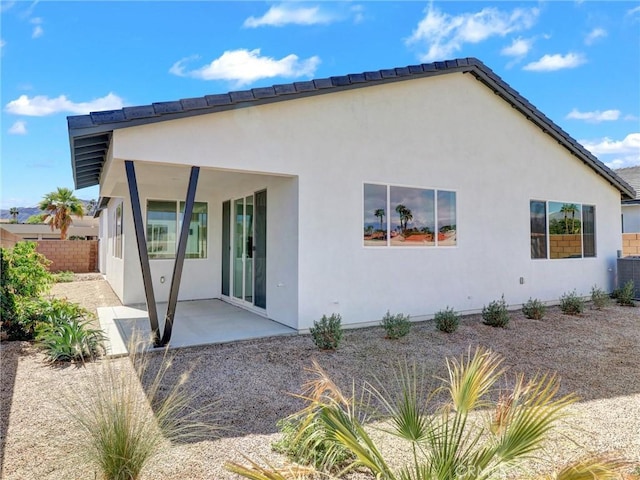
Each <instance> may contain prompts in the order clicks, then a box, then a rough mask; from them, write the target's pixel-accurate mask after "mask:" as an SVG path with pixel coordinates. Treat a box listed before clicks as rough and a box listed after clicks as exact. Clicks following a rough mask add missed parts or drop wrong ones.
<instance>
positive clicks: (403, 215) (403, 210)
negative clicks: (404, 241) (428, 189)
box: [396, 204, 413, 232]
mask: <svg viewBox="0 0 640 480" xmlns="http://www.w3.org/2000/svg"><path fill="white" fill-rule="evenodd" d="M396 212H398V215H400V230H402V231H403V232H404V231H405V230H406V229H407V222H410V221H411V220H413V215H412V214H411V210H409V209H408V208H407V207H405V206H404V205H402V204H399V205H398V206H397V207H396Z"/></svg>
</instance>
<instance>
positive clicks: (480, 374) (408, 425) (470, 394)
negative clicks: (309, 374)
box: [227, 348, 613, 480]
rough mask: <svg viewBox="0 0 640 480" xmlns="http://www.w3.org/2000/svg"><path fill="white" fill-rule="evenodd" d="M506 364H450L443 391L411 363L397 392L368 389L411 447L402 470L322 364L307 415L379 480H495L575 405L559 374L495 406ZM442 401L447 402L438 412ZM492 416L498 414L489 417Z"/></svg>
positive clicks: (260, 472)
mask: <svg viewBox="0 0 640 480" xmlns="http://www.w3.org/2000/svg"><path fill="white" fill-rule="evenodd" d="M501 363H502V359H501V358H500V357H499V356H498V355H497V354H495V353H492V352H491V351H488V350H485V349H482V348H478V349H477V350H476V351H475V352H473V353H472V352H471V351H469V353H468V355H466V356H463V357H462V358H460V359H459V360H458V359H454V360H447V372H448V378H446V379H444V380H443V383H442V385H441V386H440V387H439V388H437V389H435V390H430V389H428V388H426V385H427V382H426V376H425V374H424V372H422V371H420V369H419V368H418V367H417V366H416V365H407V364H404V365H401V366H400V368H399V369H398V372H397V376H396V379H397V385H396V388H395V389H389V388H388V387H387V386H385V385H384V384H382V383H380V382H378V384H377V385H374V384H372V383H367V384H365V389H364V390H365V391H366V392H368V393H369V394H370V395H372V396H373V397H374V398H375V400H376V401H375V402H372V404H373V403H375V404H378V405H380V406H381V408H382V411H381V412H379V413H380V414H381V415H382V418H387V419H388V422H387V423H385V425H388V427H387V430H385V431H386V432H387V433H390V434H392V435H394V436H396V437H398V438H400V439H402V440H404V441H406V442H407V444H408V449H407V451H408V452H409V458H408V460H407V463H406V465H404V466H403V467H400V468H393V467H391V465H390V464H389V462H387V459H386V458H385V455H384V454H383V453H382V450H381V449H380V448H379V447H378V445H377V444H376V441H374V439H373V437H372V436H371V435H370V434H369V428H371V427H367V428H365V420H366V417H364V416H363V415H362V414H361V413H359V411H358V410H359V405H360V403H359V402H356V401H355V400H354V396H350V397H345V396H344V395H343V394H342V392H341V391H340V389H339V388H338V387H337V386H336V385H335V384H334V383H333V382H331V380H330V379H329V378H328V376H327V374H326V373H325V372H324V370H322V368H321V367H320V366H319V365H317V364H316V363H314V367H313V370H314V372H315V375H316V380H315V387H314V388H315V390H316V393H317V392H320V391H322V392H323V393H322V394H321V395H317V394H316V395H314V396H312V397H310V400H311V403H310V404H309V405H308V406H307V408H306V409H305V410H306V411H313V412H315V414H316V415H317V418H319V419H320V420H321V422H322V423H323V424H324V427H325V430H324V432H325V436H326V438H328V439H329V440H331V441H333V442H335V444H336V445H340V446H341V447H342V448H346V449H347V450H349V451H350V452H351V453H352V455H353V457H354V460H353V463H352V464H351V467H360V468H364V469H366V470H369V471H370V473H371V474H372V476H373V477H374V478H377V479H385V480H431V479H433V480H436V479H438V480H439V479H454V478H455V479H466V480H471V479H489V478H492V477H493V476H495V475H497V474H499V472H500V470H501V469H503V468H505V467H514V466H517V465H518V463H520V462H522V461H523V460H527V459H531V458H532V457H533V456H534V455H535V454H536V452H539V451H540V450H541V449H542V447H543V443H544V441H545V440H546V439H547V438H548V434H549V432H550V431H551V429H552V428H553V427H554V426H555V425H556V423H557V422H558V421H559V420H560V419H561V417H562V416H563V410H564V409H565V407H567V406H568V405H570V404H571V403H572V402H574V401H575V397H574V396H573V395H566V396H562V397H558V396H557V393H558V390H559V383H558V381H557V379H556V377H555V376H553V375H537V376H534V377H533V378H532V379H530V380H528V381H527V380H525V378H524V376H522V375H519V376H516V378H515V381H514V382H512V385H513V387H512V388H511V389H510V390H508V391H505V392H503V393H502V394H501V395H500V396H499V399H498V401H495V400H494V398H495V393H496V392H495V390H496V386H497V385H498V384H504V383H505V382H504V381H503V380H504V376H505V370H504V369H503V368H502V367H501ZM434 396H438V398H439V399H441V398H442V396H444V397H445V398H446V399H445V401H444V403H443V404H441V406H439V407H436V406H434V405H432V404H433V403H435V402H434ZM365 405H370V404H369V403H368V402H366V403H365ZM487 409H488V411H489V412H490V413H491V414H490V415H486V414H483V412H486V411H487ZM610 466H613V465H610ZM227 468H228V469H231V470H233V471H235V472H236V473H240V474H241V475H243V476H244V477H246V478H253V479H259V480H269V479H272V478H278V479H281V478H294V477H271V476H268V475H269V474H270V472H271V471H270V470H269V469H268V468H265V467H256V466H255V464H253V466H250V467H243V468H244V470H242V469H241V468H238V466H237V465H235V464H228V465H227ZM280 471H281V470H280ZM561 478H562V480H568V479H570V478H580V477H579V476H574V477H570V476H569V477H567V476H562V477H561ZM597 478H605V477H597Z"/></svg>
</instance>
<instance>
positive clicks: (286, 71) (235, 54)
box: [169, 48, 320, 87]
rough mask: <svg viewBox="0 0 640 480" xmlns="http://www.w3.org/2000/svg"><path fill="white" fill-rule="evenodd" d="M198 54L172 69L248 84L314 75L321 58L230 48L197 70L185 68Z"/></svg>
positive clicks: (201, 77) (183, 60) (188, 75)
mask: <svg viewBox="0 0 640 480" xmlns="http://www.w3.org/2000/svg"><path fill="white" fill-rule="evenodd" d="M193 58H194V57H189V58H183V59H182V60H179V61H177V62H176V63H174V64H173V65H172V66H171V68H170V69H169V72H171V73H173V74H174V75H178V76H181V77H193V78H199V79H201V80H227V81H231V82H234V83H235V85H236V86H237V87H240V86H242V85H247V84H250V83H252V82H255V81H256V80H260V79H262V78H273V77H285V78H297V77H305V76H306V77H311V76H312V75H313V74H314V73H315V71H316V68H317V67H318V65H319V64H320V58H319V57H317V56H313V57H310V58H307V59H304V60H300V59H299V58H298V56H297V55H294V54H291V55H287V56H286V57H284V58H281V59H280V60H276V59H274V58H272V57H264V56H260V49H259V48H256V49H255V50H245V49H239V50H228V51H226V52H224V53H223V54H222V55H221V56H220V57H219V58H217V59H215V60H213V61H212V62H211V63H209V64H207V65H204V66H202V67H200V68H197V69H194V70H190V71H188V70H185V64H186V63H187V62H188V61H189V60H192V59H193Z"/></svg>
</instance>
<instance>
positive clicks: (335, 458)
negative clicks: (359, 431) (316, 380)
mask: <svg viewBox="0 0 640 480" xmlns="http://www.w3.org/2000/svg"><path fill="white" fill-rule="evenodd" d="M305 413H306V412H305ZM276 426H277V427H278V428H279V429H280V433H281V434H282V438H281V439H280V440H278V441H276V442H273V443H272V444H271V448H273V450H274V451H276V452H278V453H282V454H283V455H286V456H287V457H288V458H289V460H291V461H293V462H295V463H298V464H300V465H312V466H313V467H314V468H316V469H318V470H321V471H322V470H337V469H339V468H340V467H342V466H344V464H345V463H346V462H347V461H350V460H351V461H352V460H354V457H353V455H351V454H350V452H349V450H347V449H346V448H344V447H342V446H341V445H339V444H337V443H335V442H333V441H332V440H330V439H329V438H328V436H327V432H326V429H325V428H324V425H323V423H322V422H321V421H320V420H319V419H318V418H316V417H315V416H314V415H311V416H302V417H301V416H293V417H289V418H285V419H282V420H279V421H278V423H277V424H276ZM330 452H332V454H330ZM327 459H330V460H327Z"/></svg>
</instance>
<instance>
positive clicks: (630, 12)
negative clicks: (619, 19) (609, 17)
mask: <svg viewBox="0 0 640 480" xmlns="http://www.w3.org/2000/svg"><path fill="white" fill-rule="evenodd" d="M627 15H629V16H634V15H640V7H635V8H632V9H631V10H627Z"/></svg>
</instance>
